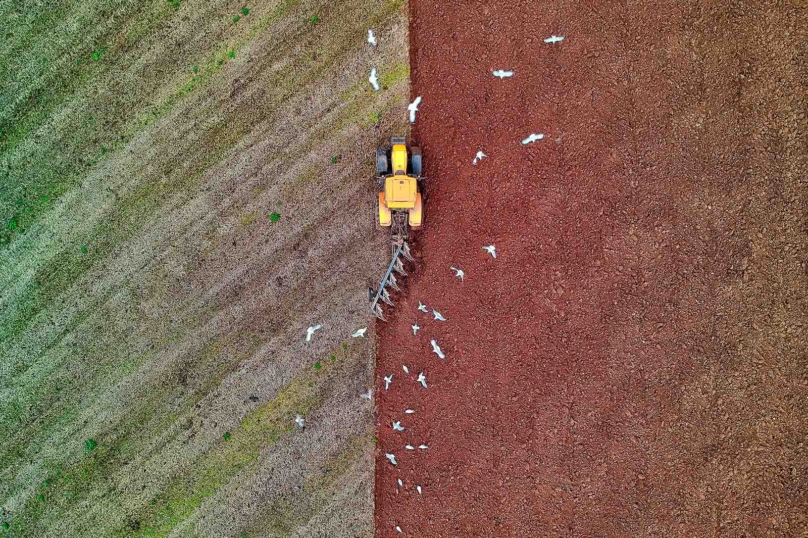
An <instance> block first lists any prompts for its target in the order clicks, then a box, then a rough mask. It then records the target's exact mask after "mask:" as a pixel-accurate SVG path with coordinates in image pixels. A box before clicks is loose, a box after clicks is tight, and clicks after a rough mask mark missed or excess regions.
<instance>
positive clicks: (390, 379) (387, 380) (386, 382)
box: [384, 374, 393, 392]
mask: <svg viewBox="0 0 808 538" xmlns="http://www.w3.org/2000/svg"><path fill="white" fill-rule="evenodd" d="M392 382H393V374H390V375H389V376H387V377H385V378H384V392H387V389H389V388H390V383H392Z"/></svg>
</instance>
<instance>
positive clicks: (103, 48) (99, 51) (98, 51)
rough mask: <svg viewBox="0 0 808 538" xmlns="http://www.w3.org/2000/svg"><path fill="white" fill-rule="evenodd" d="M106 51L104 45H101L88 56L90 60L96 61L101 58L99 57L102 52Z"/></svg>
mask: <svg viewBox="0 0 808 538" xmlns="http://www.w3.org/2000/svg"><path fill="white" fill-rule="evenodd" d="M106 51H107V49H106V47H101V48H100V49H98V50H96V51H95V52H93V54H92V56H90V58H92V60H93V61H94V62H98V61H100V60H101V57H102V56H103V55H104V53H105V52H106Z"/></svg>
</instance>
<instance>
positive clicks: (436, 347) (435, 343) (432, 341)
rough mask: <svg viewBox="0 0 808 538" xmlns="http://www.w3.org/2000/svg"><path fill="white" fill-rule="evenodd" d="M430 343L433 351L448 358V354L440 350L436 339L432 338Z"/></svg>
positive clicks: (441, 356) (443, 357)
mask: <svg viewBox="0 0 808 538" xmlns="http://www.w3.org/2000/svg"><path fill="white" fill-rule="evenodd" d="M429 343H430V344H432V353H434V354H435V355H437V356H438V357H440V358H441V359H445V358H446V355H444V354H443V351H441V350H440V347H438V343H437V342H436V341H435V340H434V339H432V340H430V341H429Z"/></svg>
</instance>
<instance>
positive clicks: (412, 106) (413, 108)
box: [407, 95, 421, 123]
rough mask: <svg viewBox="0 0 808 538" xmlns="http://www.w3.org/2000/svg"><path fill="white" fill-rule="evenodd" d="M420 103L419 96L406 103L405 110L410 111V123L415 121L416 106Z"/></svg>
mask: <svg viewBox="0 0 808 538" xmlns="http://www.w3.org/2000/svg"><path fill="white" fill-rule="evenodd" d="M420 105H421V96H420V95H419V96H418V97H416V98H415V101H413V102H412V103H410V104H409V105H407V110H409V111H410V123H415V113H416V112H418V107H419V106H420Z"/></svg>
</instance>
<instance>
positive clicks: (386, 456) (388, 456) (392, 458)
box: [384, 453, 398, 465]
mask: <svg viewBox="0 0 808 538" xmlns="http://www.w3.org/2000/svg"><path fill="white" fill-rule="evenodd" d="M384 457H385V458H387V459H388V460H390V463H392V464H393V465H398V463H396V457H395V455H393V454H390V453H387V454H385V455H384Z"/></svg>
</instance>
